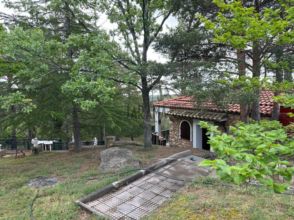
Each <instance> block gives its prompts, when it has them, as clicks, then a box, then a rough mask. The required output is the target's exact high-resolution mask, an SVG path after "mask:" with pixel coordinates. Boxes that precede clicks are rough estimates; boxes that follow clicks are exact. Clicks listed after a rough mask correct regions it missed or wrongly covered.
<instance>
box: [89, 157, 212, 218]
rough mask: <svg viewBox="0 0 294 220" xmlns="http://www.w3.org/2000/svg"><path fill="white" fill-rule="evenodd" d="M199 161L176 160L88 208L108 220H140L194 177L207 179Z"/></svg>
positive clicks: (193, 159) (189, 158)
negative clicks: (199, 165)
mask: <svg viewBox="0 0 294 220" xmlns="http://www.w3.org/2000/svg"><path fill="white" fill-rule="evenodd" d="M201 160H202V158H199V157H195V156H189V157H186V158H182V159H179V160H177V161H176V162H174V163H171V164H169V165H167V166H164V167H163V168H160V169H159V170H157V171H155V172H153V173H150V174H148V175H146V176H144V177H142V178H140V179H138V180H136V181H134V182H132V183H131V184H129V185H127V186H124V187H122V188H120V189H119V190H118V191H115V192H113V193H110V194H107V195H105V196H103V197H100V198H98V199H96V200H94V201H91V202H89V203H87V205H88V206H90V207H91V208H92V209H93V210H95V211H96V212H97V213H101V215H102V216H106V217H108V218H110V219H141V218H142V217H144V216H146V215H148V214H149V213H150V212H152V211H154V210H155V209H156V208H158V207H159V206H160V205H162V203H164V202H165V201H167V200H168V199H170V198H171V197H172V196H173V194H174V193H175V192H177V191H178V190H179V189H180V188H182V187H183V186H185V184H186V183H188V182H190V181H192V180H193V179H194V178H195V177H197V176H207V175H208V174H209V171H208V170H207V169H204V168H200V167H198V166H197V164H198V163H199V162H200V161H201Z"/></svg>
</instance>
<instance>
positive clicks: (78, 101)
mask: <svg viewBox="0 0 294 220" xmlns="http://www.w3.org/2000/svg"><path fill="white" fill-rule="evenodd" d="M6 3H7V6H9V7H11V8H13V9H15V10H16V15H13V16H12V17H11V16H7V19H8V20H9V19H10V20H9V21H10V24H13V23H16V24H17V25H21V26H22V27H23V28H24V29H27V31H23V30H17V31H16V32H14V33H13V34H14V35H12V36H16V37H15V38H14V39H15V40H16V42H14V44H8V45H10V46H11V47H10V48H8V50H10V52H12V53H15V51H17V53H18V54H11V55H12V56H13V55H18V57H19V58H20V59H23V60H25V61H26V63H27V64H28V65H27V69H26V70H27V73H29V72H31V73H34V74H35V75H33V76H32V77H33V78H34V79H35V80H36V82H37V83H36V84H37V85H38V86H37V85H35V87H38V88H39V89H40V90H42V91H43V93H42V94H43V95H45V96H47V98H46V99H51V98H50V96H51V95H52V94H48V93H47V94H46V90H47V88H48V87H49V88H53V87H54V85H59V86H58V87H57V88H56V89H57V91H59V93H58V96H59V98H60V99H61V100H62V103H60V106H62V108H60V109H64V108H65V109H64V110H65V112H66V113H65V114H68V110H69V109H70V112H71V113H70V114H71V117H72V118H71V120H70V121H71V124H72V131H73V134H74V139H75V148H76V149H77V150H79V149H80V146H81V143H80V139H81V138H80V112H81V111H82V108H87V107H88V106H89V105H94V103H97V102H99V101H101V100H104V98H105V99H106V98H107V97H108V95H107V94H109V92H110V90H111V89H110V90H109V89H108V87H107V86H106V84H107V83H104V82H105V81H103V80H102V79H101V77H100V76H101V75H103V73H106V72H109V71H110V69H111V65H110V64H111V60H110V59H108V57H109V56H108V55H107V54H106V52H105V49H106V48H107V47H108V46H110V45H111V44H110V43H109V41H108V38H107V36H106V35H105V34H103V33H102V32H101V31H99V30H98V31H93V30H96V29H97V28H96V27H95V28H94V26H95V23H96V16H95V13H94V12H93V13H92V14H91V7H92V5H93V4H95V1H90V0H89V1H70V0H68V1H47V2H45V3H44V2H43V1H40V2H36V1H20V2H17V3H16V2H13V1H6ZM23 12H26V13H25V15H23ZM10 27H11V28H12V27H13V26H12V25H10ZM35 28H38V29H39V30H32V29H35ZM30 30H32V31H30ZM40 30H41V31H40ZM43 33H44V34H43ZM21 35H24V36H21ZM28 36H30V37H32V36H33V37H36V39H34V40H35V42H32V41H31V40H30V39H28ZM18 37H19V38H18ZM21 37H23V39H21ZM26 41H28V42H29V43H28V42H26ZM113 45H114V44H113ZM110 47H111V46H110ZM13 49H14V50H13ZM19 54H21V55H23V56H22V57H20V56H19ZM38 62H39V65H40V66H36V65H37V63H38ZM38 68H39V69H38ZM42 68H43V69H42ZM40 69H41V70H40ZM93 69H95V70H94V71H93ZM32 70H34V71H32ZM38 77H39V78H38ZM37 79H38V80H37ZM52 86H53V87H52ZM89 91H90V92H91V93H92V94H96V95H97V97H95V99H93V100H85V99H86V95H87V94H88V93H89ZM103 94H104V95H105V97H103ZM81 95H84V96H83V97H81ZM92 97H93V96H92ZM43 98H44V97H43ZM85 106H86V107H85ZM56 109H57V108H55V110H56ZM50 115H52V114H51V113H50ZM55 116H56V114H53V117H55Z"/></svg>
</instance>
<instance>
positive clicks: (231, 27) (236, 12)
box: [202, 0, 294, 49]
mask: <svg viewBox="0 0 294 220" xmlns="http://www.w3.org/2000/svg"><path fill="white" fill-rule="evenodd" d="M213 2H214V3H215V4H216V5H217V7H218V8H219V9H220V12H219V13H218V15H217V17H216V20H215V21H211V20H209V19H206V18H204V17H202V21H203V22H204V23H205V25H206V27H207V28H208V29H210V30H213V32H214V40H215V42H217V43H225V44H228V45H232V46H233V48H239V49H244V48H246V46H247V45H248V43H251V42H256V41H259V40H266V39H268V40H272V38H274V40H275V42H277V43H278V44H285V43H291V42H293V34H294V32H293V31H289V30H291V26H292V24H293V22H294V21H293V18H294V17H293V7H291V6H289V5H288V4H286V3H285V4H283V3H282V4H281V5H280V7H279V8H273V7H272V8H269V7H268V8H265V10H263V11H262V12H259V11H256V9H255V7H254V6H251V7H244V6H243V3H242V1H239V0H234V1H230V2H229V3H226V2H225V1H224V0H214V1H213ZM282 12H283V13H284V16H283V17H281V16H280V15H281V13H282ZM228 14H229V15H230V16H227V15H228Z"/></svg>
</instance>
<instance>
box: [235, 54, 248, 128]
mask: <svg viewBox="0 0 294 220" xmlns="http://www.w3.org/2000/svg"><path fill="white" fill-rule="evenodd" d="M237 60H238V72H239V78H241V77H242V76H245V75H246V56H245V51H244V50H241V49H238V50H237ZM248 114H249V112H248V104H247V103H245V102H244V101H243V100H241V102H240V120H241V121H243V122H245V123H247V122H248Z"/></svg>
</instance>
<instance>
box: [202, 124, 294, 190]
mask: <svg viewBox="0 0 294 220" xmlns="http://www.w3.org/2000/svg"><path fill="white" fill-rule="evenodd" d="M201 126H202V127H203V128H207V129H208V131H209V133H210V134H211V138H210V141H209V143H210V145H211V147H212V149H213V150H214V151H215V152H216V154H217V156H218V159H216V160H205V161H203V162H202V163H201V165H202V166H210V167H213V168H215V169H216V171H217V174H218V175H219V176H220V178H221V179H223V180H227V181H230V182H233V183H235V184H243V183H248V181H250V180H256V181H258V182H260V183H261V184H264V185H265V186H267V187H269V188H271V189H273V190H274V191H275V192H283V191H285V190H286V189H287V187H288V186H289V183H290V181H291V179H292V176H293V173H294V167H293V165H292V164H291V163H290V162H289V161H287V160H286V157H287V156H293V155H294V140H293V139H289V138H288V137H287V134H286V132H285V130H284V128H283V127H282V125H281V124H280V123H279V122H277V121H261V122H260V123H250V124H244V123H239V124H237V125H235V126H232V127H230V132H229V133H221V132H220V131H219V130H218V128H217V127H216V126H213V125H210V124H209V123H207V122H201ZM278 176H281V177H282V178H283V182H280V181H279V180H278Z"/></svg>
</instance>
